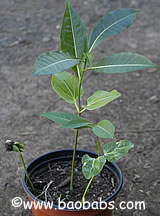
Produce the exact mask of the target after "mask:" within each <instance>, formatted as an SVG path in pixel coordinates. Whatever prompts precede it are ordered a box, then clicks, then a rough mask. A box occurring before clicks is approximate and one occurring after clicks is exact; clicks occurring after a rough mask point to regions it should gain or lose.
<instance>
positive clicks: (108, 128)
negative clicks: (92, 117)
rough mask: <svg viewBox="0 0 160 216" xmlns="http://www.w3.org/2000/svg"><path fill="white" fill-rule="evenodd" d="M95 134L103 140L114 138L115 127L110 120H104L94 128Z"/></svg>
mask: <svg viewBox="0 0 160 216" xmlns="http://www.w3.org/2000/svg"><path fill="white" fill-rule="evenodd" d="M92 131H93V133H94V134H95V135H96V136H99V137H101V138H113V137H114V132H115V127H114V125H113V124H112V123H111V122H110V121H108V120H102V121H100V122H98V124H96V126H94V127H93V128H92Z"/></svg>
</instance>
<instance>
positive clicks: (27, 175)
mask: <svg viewBox="0 0 160 216" xmlns="http://www.w3.org/2000/svg"><path fill="white" fill-rule="evenodd" d="M18 153H19V156H20V158H21V161H22V164H23V168H24V171H25V174H26V177H27V179H28V181H29V183H30V186H31V187H32V188H34V187H33V184H32V181H31V179H30V177H29V174H28V172H27V169H26V166H25V163H24V160H23V156H22V154H21V152H20V151H19V150H18Z"/></svg>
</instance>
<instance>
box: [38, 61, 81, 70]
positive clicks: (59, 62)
mask: <svg viewBox="0 0 160 216" xmlns="http://www.w3.org/2000/svg"><path fill="white" fill-rule="evenodd" d="M75 60H77V59H64V60H61V61H58V62H54V63H52V64H50V65H47V66H45V67H43V68H41V69H39V70H38V72H40V71H43V70H46V69H47V68H49V67H52V66H54V65H56V64H61V63H62V62H65V61H75Z"/></svg>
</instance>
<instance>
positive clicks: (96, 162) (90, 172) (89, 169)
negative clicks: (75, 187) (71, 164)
mask: <svg viewBox="0 0 160 216" xmlns="http://www.w3.org/2000/svg"><path fill="white" fill-rule="evenodd" d="M105 163H106V159H105V157H104V156H100V157H98V158H91V157H90V156H89V155H87V154H86V155H84V156H83V157H82V164H83V167H82V172H83V174H84V176H85V178H86V179H90V178H91V177H93V176H97V175H98V174H99V173H100V172H101V171H102V169H103V167H104V165H105Z"/></svg>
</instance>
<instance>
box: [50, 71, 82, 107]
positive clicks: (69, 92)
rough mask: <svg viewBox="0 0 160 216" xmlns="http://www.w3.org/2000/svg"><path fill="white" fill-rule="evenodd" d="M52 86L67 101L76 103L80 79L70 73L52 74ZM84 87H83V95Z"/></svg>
mask: <svg viewBox="0 0 160 216" xmlns="http://www.w3.org/2000/svg"><path fill="white" fill-rule="evenodd" d="M52 87H53V89H54V91H55V92H56V93H57V94H58V95H59V97H60V98H63V99H64V100H65V101H66V102H67V103H70V104H74V103H75V101H76V99H77V98H78V79H77V78H76V77H75V76H74V75H72V74H70V73H68V72H62V73H57V74H54V75H53V76H52ZM82 95H83V89H82V88H81V96H82Z"/></svg>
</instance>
